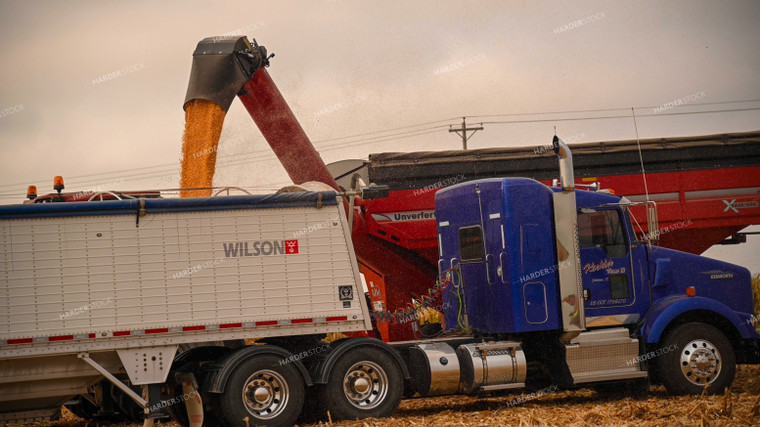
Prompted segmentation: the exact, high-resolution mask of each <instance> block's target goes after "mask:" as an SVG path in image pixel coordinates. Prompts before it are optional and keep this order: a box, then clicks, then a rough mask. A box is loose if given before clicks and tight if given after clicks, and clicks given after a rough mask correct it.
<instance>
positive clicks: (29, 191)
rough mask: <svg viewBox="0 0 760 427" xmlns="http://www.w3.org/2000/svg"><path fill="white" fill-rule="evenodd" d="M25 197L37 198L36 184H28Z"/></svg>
mask: <svg viewBox="0 0 760 427" xmlns="http://www.w3.org/2000/svg"><path fill="white" fill-rule="evenodd" d="M26 198H27V199H29V200H34V199H36V198H37V186H35V185H30V186H29V188H27V189H26Z"/></svg>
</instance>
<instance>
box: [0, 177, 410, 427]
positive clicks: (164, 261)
mask: <svg viewBox="0 0 760 427" xmlns="http://www.w3.org/2000/svg"><path fill="white" fill-rule="evenodd" d="M371 329H372V324H371V320H370V315H369V312H368V308H367V303H366V300H365V296H364V293H363V291H362V286H361V282H360V278H359V272H358V268H357V262H356V259H355V255H354V251H353V247H352V244H351V239H350V228H349V226H348V224H347V220H346V216H345V208H344V206H343V202H342V198H341V196H340V195H339V194H337V193H335V192H332V191H322V192H301V193H283V194H273V195H264V196H230V197H212V198H194V199H153V200H149V199H148V200H146V199H136V200H120V201H105V202H98V203H49V204H36V205H14V206H0V422H5V423H9V422H13V421H21V420H37V419H49V418H55V417H56V416H57V415H58V414H59V412H60V408H61V405H62V404H64V403H66V402H68V401H70V399H72V397H74V396H77V395H84V396H90V398H92V399H94V400H97V399H98V398H100V397H102V396H100V395H101V394H102V392H101V391H99V390H97V389H96V388H97V386H98V384H100V383H101V381H103V380H104V378H105V379H106V380H108V381H110V382H111V383H112V384H113V385H114V386H115V387H118V388H119V389H120V390H121V391H122V392H123V393H124V394H126V395H128V396H130V397H131V398H132V399H134V401H136V402H138V403H139V404H140V405H141V406H143V407H144V408H147V409H146V413H147V414H148V415H147V416H146V417H147V418H151V417H157V416H160V415H162V414H166V412H167V411H168V412H171V413H173V415H174V416H175V418H177V419H179V420H180V422H181V423H182V424H185V425H194V426H195V425H198V426H199V425H201V423H202V422H203V420H202V417H203V415H202V414H203V413H204V409H205V412H206V414H213V416H209V415H207V417H206V418H207V419H206V425H210V424H211V423H210V422H209V421H210V420H209V418H212V417H215V418H218V419H220V420H221V422H222V424H224V425H254V424H266V425H289V424H292V423H293V422H294V421H295V420H296V417H297V416H298V415H299V414H300V413H301V411H302V406H303V404H304V400H305V394H306V393H307V391H308V392H309V393H317V394H319V395H321V396H322V397H323V398H324V399H328V400H331V408H333V412H335V413H334V414H333V416H337V417H348V418H353V417H356V416H367V415H377V416H382V415H388V414H389V413H392V412H393V411H394V410H395V408H396V406H397V405H398V402H399V400H400V399H401V394H402V392H403V390H402V389H403V382H404V378H405V377H406V378H408V373H407V372H406V368H405V367H404V363H403V362H402V361H401V360H400V357H399V356H398V354H397V353H396V352H395V351H393V350H392V349H390V347H388V346H386V345H385V344H384V343H382V342H381V341H379V340H376V339H373V338H354V339H350V340H343V341H338V342H334V343H331V344H327V343H326V342H324V341H321V339H322V338H323V337H324V335H325V334H327V333H332V332H351V331H355V332H356V331H367V330H371ZM253 338H259V339H260V340H258V341H257V342H255V343H251V342H250V341H249V342H248V344H249V345H246V343H245V342H244V341H243V340H246V339H253ZM178 349H179V351H178ZM185 349H188V350H186V351H183V350H185ZM136 386H140V387H136ZM135 389H137V390H138V391H141V393H135ZM335 390H340V391H341V393H340V395H341V396H343V399H342V401H341V402H335V401H334V400H335V399H334V396H333V394H335V393H333V392H334V391H335ZM320 393H321V394H320ZM311 400H312V401H316V399H311ZM93 403H94V404H95V405H96V406H95V407H97V405H98V404H99V402H97V401H94V402H93ZM186 407H187V411H186Z"/></svg>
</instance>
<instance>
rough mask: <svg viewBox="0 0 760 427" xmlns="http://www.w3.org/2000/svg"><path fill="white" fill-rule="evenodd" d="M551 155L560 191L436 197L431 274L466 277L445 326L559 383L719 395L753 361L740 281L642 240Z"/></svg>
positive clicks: (487, 184)
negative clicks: (493, 345)
mask: <svg viewBox="0 0 760 427" xmlns="http://www.w3.org/2000/svg"><path fill="white" fill-rule="evenodd" d="M553 144H554V149H555V151H556V152H557V154H558V156H559V157H560V175H561V186H560V187H554V188H550V187H547V186H545V185H543V184H541V183H539V182H537V181H534V180H531V179H526V178H501V179H482V180H477V181H471V182H466V183H462V184H458V185H454V186H451V187H449V188H446V189H443V190H440V191H439V192H438V193H437V194H436V220H437V222H438V235H439V249H440V258H439V268H440V270H441V271H446V270H451V269H457V270H458V271H459V272H460V273H461V275H460V276H458V277H454V278H452V280H453V284H454V285H453V286H450V287H449V288H447V289H446V291H445V293H444V306H445V307H450V308H449V309H448V310H447V311H446V312H445V322H446V325H447V329H449V330H451V329H454V328H460V329H465V330H468V331H470V332H472V333H475V334H482V335H483V336H485V337H493V339H494V340H497V341H498V340H511V341H515V342H521V346H522V349H523V350H524V351H525V354H526V357H527V360H528V362H530V361H531V359H533V360H535V359H540V360H541V361H542V362H544V363H543V364H544V365H545V366H548V367H550V370H552V376H553V377H554V379H555V380H556V381H558V383H559V384H561V385H575V384H581V383H587V382H592V381H609V380H623V379H627V380H631V379H636V378H639V379H641V381H644V380H645V379H646V377H647V376H648V375H651V374H657V378H659V380H661V381H662V382H663V383H664V384H665V386H666V387H667V388H668V390H669V391H671V392H673V393H677V394H682V393H698V392H700V391H701V390H702V389H703V388H704V386H705V385H706V384H709V387H708V391H709V392H711V393H720V392H722V391H723V389H724V388H725V387H726V386H728V385H730V384H731V381H732V380H733V377H734V373H735V364H736V363H737V362H739V363H752V362H754V363H757V361H758V350H757V348H758V337H759V336H758V333H757V331H756V330H755V325H754V324H753V320H754V318H753V313H754V306H753V297H752V287H751V277H750V273H749V271H748V270H747V269H746V268H743V267H740V266H737V265H733V264H729V263H726V262H721V261H716V260H712V259H708V258H705V257H701V256H696V255H692V254H687V253H683V252H679V251H675V250H670V249H665V248H659V247H656V246H652V245H651V244H649V242H648V241H641V240H639V238H638V237H637V232H636V230H635V229H634V227H635V226H636V223H637V222H636V218H635V216H633V215H632V214H631V213H630V210H631V209H630V208H631V207H632V205H634V204H633V203H631V202H630V201H628V200H627V199H625V198H621V197H618V196H614V195H612V194H604V193H602V192H593V191H575V188H574V180H573V174H572V155H571V154H570V152H569V150H568V149H567V147H566V146H565V145H564V143H563V142H562V141H561V140H559V138H557V137H556V136H555V138H554V142H553ZM650 212H651V211H650ZM654 212H655V213H656V210H655V211H654ZM650 219H652V222H650V227H649V230H655V229H656V225H655V226H654V227H653V226H652V225H653V224H656V215H654V218H652V217H651V216H650ZM654 233H656V232H654ZM547 334H548V335H547ZM548 337H551V338H548ZM647 355H649V356H647ZM644 356H647V357H644ZM650 358H651V359H654V360H653V361H652V362H654V363H650V364H643V365H642V366H640V362H643V361H644V360H646V359H650ZM647 365H648V366H647ZM647 371H648V372H647Z"/></svg>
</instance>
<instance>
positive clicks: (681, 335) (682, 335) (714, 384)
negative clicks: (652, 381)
mask: <svg viewBox="0 0 760 427" xmlns="http://www.w3.org/2000/svg"><path fill="white" fill-rule="evenodd" d="M666 349H667V350H668V351H667V352H665V350H666ZM661 351H662V354H660V355H659V356H658V357H657V359H656V360H657V362H656V363H657V372H658V373H659V375H660V379H661V380H662V383H663V384H664V385H665V388H667V389H668V391H669V392H670V393H672V394H676V395H683V394H701V393H702V392H703V391H704V388H705V385H708V384H709V386H708V388H707V392H708V393H709V394H722V393H723V390H725V388H726V387H728V386H730V385H731V382H732V381H733V380H734V375H735V374H736V359H735V355H734V350H733V348H732V347H731V343H730V342H729V341H728V339H727V338H726V337H725V336H724V335H723V333H721V332H720V331H719V330H718V329H716V328H714V327H712V326H710V325H707V324H704V323H699V322H692V323H685V324H683V325H680V326H678V327H676V328H675V329H673V330H672V331H670V332H668V334H667V335H666V336H665V339H664V340H663V341H662V348H661Z"/></svg>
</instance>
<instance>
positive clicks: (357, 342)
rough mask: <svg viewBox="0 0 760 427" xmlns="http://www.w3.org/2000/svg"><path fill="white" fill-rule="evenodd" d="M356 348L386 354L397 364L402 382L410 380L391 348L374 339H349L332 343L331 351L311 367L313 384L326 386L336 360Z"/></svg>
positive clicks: (406, 370) (405, 369)
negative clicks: (374, 350)
mask: <svg viewBox="0 0 760 427" xmlns="http://www.w3.org/2000/svg"><path fill="white" fill-rule="evenodd" d="M357 347H370V348H373V349H377V350H378V351H383V352H385V353H387V354H388V355H390V356H391V357H392V358H393V360H395V361H396V363H398V365H399V367H400V368H401V374H402V375H403V376H404V381H406V380H408V379H409V378H410V375H409V369H407V367H406V364H405V363H404V361H403V360H402V359H401V355H400V354H399V353H398V352H397V351H396V350H394V349H393V347H391V346H389V345H388V344H386V343H384V342H383V341H380V340H378V339H376V338H349V339H344V340H340V341H336V342H335V343H333V349H332V351H331V352H330V353H329V354H328V355H327V356H326V357H325V358H324V359H322V360H321V361H320V362H319V363H316V364H314V365H312V367H311V377H312V378H313V379H314V384H327V378H328V376H329V375H330V371H331V370H332V368H333V366H335V363H336V362H337V361H338V359H340V357H341V356H343V355H344V354H345V353H346V352H348V351H350V350H352V349H354V348H357Z"/></svg>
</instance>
